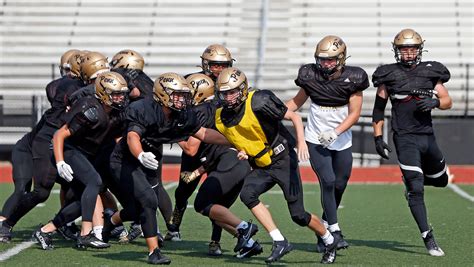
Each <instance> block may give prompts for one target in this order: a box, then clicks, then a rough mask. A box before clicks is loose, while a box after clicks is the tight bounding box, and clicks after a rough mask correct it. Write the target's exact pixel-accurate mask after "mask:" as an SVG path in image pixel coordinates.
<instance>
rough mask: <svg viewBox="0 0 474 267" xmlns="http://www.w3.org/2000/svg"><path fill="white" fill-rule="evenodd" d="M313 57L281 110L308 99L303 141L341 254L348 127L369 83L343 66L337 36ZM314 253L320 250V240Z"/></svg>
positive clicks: (364, 75) (349, 151)
mask: <svg viewBox="0 0 474 267" xmlns="http://www.w3.org/2000/svg"><path fill="white" fill-rule="evenodd" d="M314 57H315V59H316V64H314V63H313V64H306V65H303V66H302V67H301V68H300V69H299V72H298V78H297V79H296V80H295V83H296V85H298V86H299V87H301V89H300V90H299V91H298V93H297V94H296V96H295V97H293V98H292V99H291V100H290V101H288V102H287V103H286V106H287V107H288V109H289V110H291V111H296V110H298V109H299V108H300V107H301V106H302V105H303V104H304V103H305V102H306V100H307V99H308V98H310V99H311V106H310V113H309V116H308V125H307V126H306V128H305V138H306V143H307V144H308V149H309V154H310V162H311V166H312V167H313V170H314V172H315V173H316V175H317V177H318V179H319V185H320V187H321V205H322V207H323V211H324V212H323V215H322V219H323V223H324V225H325V226H327V228H328V229H329V231H330V232H331V233H332V235H339V236H340V237H341V239H340V241H339V243H338V244H337V248H338V249H341V248H347V247H348V246H349V244H348V243H347V242H346V241H345V240H344V239H343V238H342V233H341V228H340V227H339V223H338V220H337V208H338V207H339V204H340V203H341V200H342V195H343V193H344V190H345V189H346V186H347V183H348V181H349V177H350V175H351V170H352V149H351V147H352V132H351V130H350V128H351V127H352V125H354V124H355V123H356V122H357V121H358V120H359V116H360V112H361V109H362V91H363V90H365V89H366V88H367V87H369V80H368V77H367V73H366V72H365V71H364V70H363V69H361V68H359V67H353V66H346V65H345V61H346V57H347V47H346V44H345V42H344V41H343V40H342V39H341V38H340V37H338V36H334V35H329V36H326V37H324V38H323V39H322V40H321V41H319V42H318V44H317V45H316V51H315V53H314ZM317 250H318V252H324V250H325V245H324V242H323V240H322V239H321V238H320V237H319V236H318V246H317Z"/></svg>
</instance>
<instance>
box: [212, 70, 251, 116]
mask: <svg viewBox="0 0 474 267" xmlns="http://www.w3.org/2000/svg"><path fill="white" fill-rule="evenodd" d="M234 90H237V91H238V92H239V93H238V94H236V95H235V97H233V98H229V97H227V95H228V94H232V93H234V92H235V91H234ZM216 93H217V96H218V100H219V102H220V103H221V105H222V107H224V108H229V109H233V108H237V107H239V106H240V105H241V104H242V103H243V102H244V101H245V100H246V99H247V96H248V93H249V85H248V81H247V76H245V73H243V72H242V71H241V70H239V69H237V68H227V69H225V70H223V71H222V72H221V74H219V77H218V78H217V82H216Z"/></svg>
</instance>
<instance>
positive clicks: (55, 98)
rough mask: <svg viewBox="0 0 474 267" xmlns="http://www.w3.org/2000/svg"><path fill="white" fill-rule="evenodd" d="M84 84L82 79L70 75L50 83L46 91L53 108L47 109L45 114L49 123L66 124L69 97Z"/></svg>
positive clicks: (56, 126)
mask: <svg viewBox="0 0 474 267" xmlns="http://www.w3.org/2000/svg"><path fill="white" fill-rule="evenodd" d="M56 81H57V82H56ZM83 85H84V84H83V82H82V81H81V80H79V79H75V78H68V77H63V78H61V79H58V80H55V81H53V82H51V83H49V84H48V86H47V87H46V92H47V96H48V100H49V101H50V103H51V108H49V109H48V110H46V112H45V114H44V116H45V120H46V124H47V125H49V126H51V127H54V128H60V127H61V126H62V125H63V124H64V122H65V121H64V118H63V114H64V113H65V112H66V106H67V105H68V104H69V102H68V98H69V96H70V95H71V94H72V93H74V92H75V91H77V90H78V89H79V88H81V87H82V86H83Z"/></svg>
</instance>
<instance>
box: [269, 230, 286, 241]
mask: <svg viewBox="0 0 474 267" xmlns="http://www.w3.org/2000/svg"><path fill="white" fill-rule="evenodd" d="M270 236H271V237H272V239H273V241H283V240H285V238H284V237H283V235H282V234H281V233H280V230H278V229H275V230H273V231H271V232H270Z"/></svg>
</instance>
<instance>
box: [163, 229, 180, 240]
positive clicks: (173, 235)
mask: <svg viewBox="0 0 474 267" xmlns="http://www.w3.org/2000/svg"><path fill="white" fill-rule="evenodd" d="M165 240H166V241H181V240H182V239H181V234H180V233H179V232H170V231H168V232H167V233H166V235H165Z"/></svg>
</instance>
